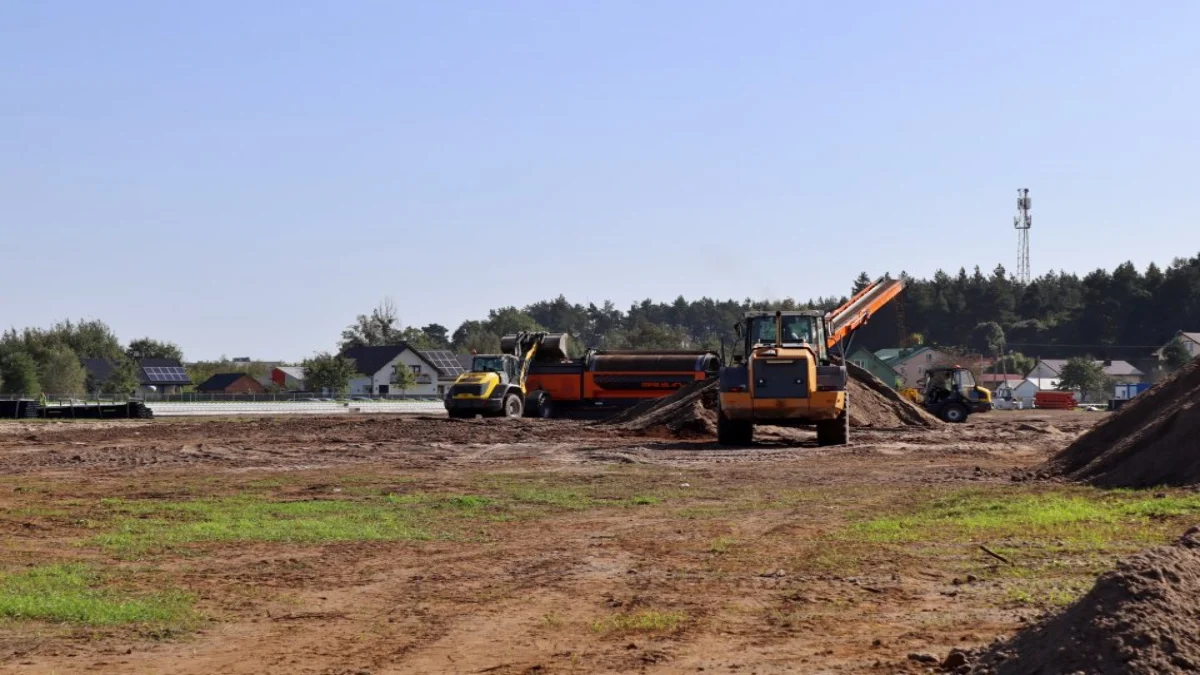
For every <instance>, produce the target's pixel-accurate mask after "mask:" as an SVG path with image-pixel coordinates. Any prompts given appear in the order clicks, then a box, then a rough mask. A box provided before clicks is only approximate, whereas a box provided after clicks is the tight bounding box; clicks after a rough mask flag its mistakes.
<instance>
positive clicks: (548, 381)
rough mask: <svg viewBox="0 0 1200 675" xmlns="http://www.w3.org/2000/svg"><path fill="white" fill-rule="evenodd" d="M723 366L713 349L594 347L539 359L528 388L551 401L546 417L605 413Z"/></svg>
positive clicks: (710, 374) (532, 366)
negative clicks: (566, 355)
mask: <svg viewBox="0 0 1200 675" xmlns="http://www.w3.org/2000/svg"><path fill="white" fill-rule="evenodd" d="M720 367H721V359H720V357H719V356H718V355H717V354H716V353H715V352H711V351H597V350H589V351H588V352H587V354H586V355H584V356H583V357H582V358H578V359H574V360H565V359H534V361H533V362H532V363H531V364H530V365H529V375H528V384H527V387H526V388H527V390H528V391H529V392H530V393H529V395H530V396H538V397H540V400H541V401H542V404H541V405H543V406H547V405H548V410H549V412H547V413H543V415H542V416H543V417H591V416H603V415H606V414H610V413H613V412H616V411H618V410H621V409H623V408H627V407H629V406H632V405H636V404H638V403H640V402H642V401H644V400H646V399H651V398H661V397H663V396H668V395H670V394H671V393H673V392H674V391H675V390H677V389H679V388H681V387H684V386H687V385H688V384H690V383H692V382H695V381H697V380H704V379H708V378H711V377H716V376H717V372H718V371H719V370H720Z"/></svg>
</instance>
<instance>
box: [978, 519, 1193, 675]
mask: <svg viewBox="0 0 1200 675" xmlns="http://www.w3.org/2000/svg"><path fill="white" fill-rule="evenodd" d="M1198 597H1200V527H1193V528H1192V529H1191V530H1189V531H1188V532H1187V533H1186V534H1185V535H1184V536H1183V538H1182V539H1180V540H1179V542H1178V543H1176V544H1175V545H1174V546H1164V547H1160V548H1155V549H1150V550H1148V551H1144V552H1142V553H1138V554H1135V555H1133V556H1130V557H1129V558H1126V559H1125V560H1123V561H1121V562H1120V563H1118V564H1117V568H1116V569H1115V570H1113V571H1112V572H1109V573H1107V574H1104V575H1103V576H1101V577H1100V578H1099V579H1098V580H1097V581H1096V585H1095V586H1094V587H1093V588H1092V590H1091V591H1090V592H1088V594H1087V595H1085V596H1083V597H1082V598H1081V599H1079V600H1078V601H1076V602H1075V604H1073V605H1071V606H1070V607H1068V608H1067V609H1066V610H1065V611H1064V612H1062V613H1061V614H1059V615H1057V616H1055V617H1053V618H1051V619H1049V620H1047V621H1045V622H1043V623H1041V624H1039V625H1036V626H1034V627H1032V628H1029V629H1027V630H1024V631H1022V632H1020V633H1018V634H1017V635H1016V636H1014V637H1013V638H1012V639H1011V640H1009V641H1008V642H1006V643H1001V644H999V645H997V646H995V647H992V648H991V649H989V650H987V651H986V652H984V653H983V655H982V656H981V658H980V659H979V661H978V663H977V664H976V665H975V666H974V668H972V669H971V670H970V671H969V672H971V673H976V674H978V675H984V674H988V675H993V674H994V675H1018V674H1021V675H1037V674H1039V673H1044V674H1045V675H1051V674H1057V673H1088V675H1093V674H1095V675H1110V674H1111V675H1122V674H1123V675H1143V674H1145V675H1152V674H1158V675H1162V674H1171V673H1194V672H1197V671H1200V604H1197V602H1196V598H1198Z"/></svg>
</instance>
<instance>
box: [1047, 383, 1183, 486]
mask: <svg viewBox="0 0 1200 675" xmlns="http://www.w3.org/2000/svg"><path fill="white" fill-rule="evenodd" d="M1036 473H1037V474H1038V475H1042V476H1047V477H1052V476H1057V477H1063V478H1067V479H1070V480H1075V481H1086V482H1088V483H1091V484H1093V485H1097V486H1100V487H1152V486H1155V485H1194V484H1198V483H1200V359H1197V360H1194V361H1192V363H1191V364H1189V365H1187V366H1185V367H1184V368H1182V369H1180V370H1179V371H1178V372H1176V373H1175V374H1174V375H1172V376H1171V377H1170V378H1168V379H1166V380H1163V381H1162V382H1160V383H1158V384H1156V385H1154V386H1153V387H1151V388H1150V389H1148V390H1147V391H1145V392H1143V393H1141V394H1139V395H1138V396H1136V397H1135V398H1133V400H1131V401H1130V402H1129V403H1127V404H1126V405H1125V406H1123V407H1122V408H1121V409H1120V410H1119V411H1118V412H1116V413H1113V414H1112V415H1111V416H1110V417H1109V418H1108V419H1107V420H1105V421H1103V422H1101V423H1100V424H1098V425H1096V426H1095V427H1093V428H1092V429H1091V430H1089V431H1088V432H1087V433H1085V434H1083V435H1082V436H1080V437H1079V438H1078V439H1076V440H1075V442H1074V443H1072V444H1071V445H1069V446H1067V448H1066V449H1064V450H1063V451H1062V452H1060V453H1059V454H1058V455H1056V456H1055V457H1053V458H1052V459H1050V460H1049V461H1048V462H1046V463H1045V464H1043V465H1042V466H1041V467H1039V468H1038V469H1037V471H1036Z"/></svg>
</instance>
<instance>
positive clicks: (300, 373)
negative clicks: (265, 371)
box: [275, 366, 304, 380]
mask: <svg viewBox="0 0 1200 675" xmlns="http://www.w3.org/2000/svg"><path fill="white" fill-rule="evenodd" d="M275 370H278V371H279V372H281V373H283V374H284V375H287V376H288V377H293V378H295V379H297V380H303V379H304V368H303V367H301V366H276V367H275Z"/></svg>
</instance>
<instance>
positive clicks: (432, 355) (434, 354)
mask: <svg viewBox="0 0 1200 675" xmlns="http://www.w3.org/2000/svg"><path fill="white" fill-rule="evenodd" d="M423 354H424V356H425V358H426V359H427V360H428V361H429V362H430V363H432V364H433V365H434V367H436V368H437V369H438V370H440V371H442V372H443V373H446V374H449V375H456V374H458V373H461V372H462V365H461V364H459V362H458V358H457V357H455V355H454V353H453V352H448V351H445V350H437V351H428V352H423Z"/></svg>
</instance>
